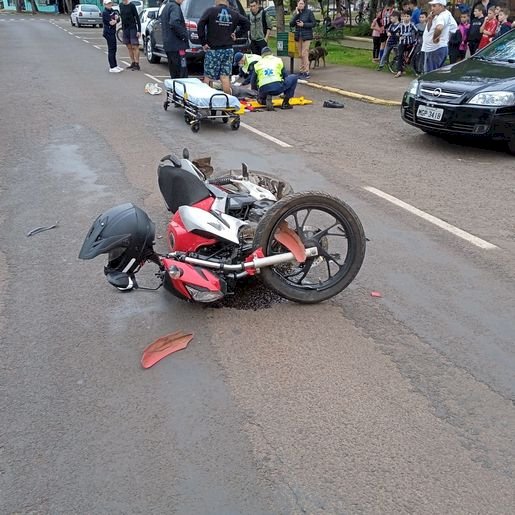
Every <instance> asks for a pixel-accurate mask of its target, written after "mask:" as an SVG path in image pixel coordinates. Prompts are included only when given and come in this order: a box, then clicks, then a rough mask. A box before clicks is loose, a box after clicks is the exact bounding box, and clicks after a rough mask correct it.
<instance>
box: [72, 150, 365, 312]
mask: <svg viewBox="0 0 515 515" xmlns="http://www.w3.org/2000/svg"><path fill="white" fill-rule="evenodd" d="M158 182H159V187H160V190H161V193H162V195H163V198H164V200H165V203H166V205H167V207H168V209H169V211H170V212H171V213H172V217H171V219H170V221H169V223H168V228H167V235H168V245H169V249H170V252H169V253H167V254H159V253H157V252H156V251H155V250H154V238H155V226H154V223H153V222H152V221H151V220H150V218H149V217H148V215H147V214H146V213H145V212H144V211H143V210H142V209H140V208H138V207H137V206H135V205H134V204H131V203H127V204H122V205H119V206H116V207H113V208H111V209H109V210H108V211H106V212H105V213H103V214H101V215H100V216H99V217H98V218H97V219H96V220H95V222H94V223H93V226H92V227H91V229H90V230H89V232H88V234H87V236H86V239H85V241H84V243H83V245H82V249H81V251H80V253H79V258H80V259H92V258H94V257H96V256H98V255H100V254H107V255H108V262H107V266H106V267H105V268H104V273H105V275H106V278H107V280H108V281H109V283H110V284H112V285H113V286H115V287H116V288H118V289H119V290H125V291H127V290H132V289H135V288H138V284H137V282H136V278H135V275H136V274H137V272H138V271H139V270H140V269H141V267H142V266H143V265H144V264H145V263H147V262H152V263H154V264H156V265H157V266H158V267H159V271H158V273H157V275H158V277H159V278H160V281H161V282H160V285H159V286H161V285H164V287H165V288H166V289H167V290H169V291H170V292H171V293H173V294H174V295H176V296H178V297H180V298H181V299H185V300H189V301H193V302H204V303H210V302H215V301H218V300H220V299H221V298H223V297H224V296H226V295H231V294H234V290H235V285H236V283H237V282H238V281H241V280H243V279H244V278H246V277H249V276H254V275H256V274H259V277H260V278H261V280H262V282H263V283H264V284H265V285H266V286H267V287H268V288H271V289H272V290H274V291H275V292H277V293H278V294H279V295H280V296H281V297H284V298H286V299H289V300H292V301H295V302H300V303H306V304H309V303H316V302H321V301H324V300H327V299H329V298H331V297H333V296H334V295H336V294H338V293H339V292H341V291H342V290H343V289H344V288H345V287H347V286H348V285H349V284H350V283H351V281H352V280H353V279H354V277H356V274H357V273H358V271H359V269H360V267H361V264H362V263H363V259H364V256H365V245H366V238H365V235H364V232H363V227H362V225H361V222H360V220H359V219H358V217H357V215H356V214H355V213H354V211H353V210H352V209H351V208H350V207H349V206H348V205H347V204H345V203H344V202H343V201H341V200H339V199H337V198H335V197H333V196H330V195H327V194H325V193H319V192H303V193H291V191H292V190H291V187H290V186H289V185H288V184H287V183H285V182H284V181H281V180H278V179H277V178H274V177H272V176H269V175H266V174H260V173H253V172H249V171H248V169H247V167H246V166H245V165H243V168H242V172H241V174H240V175H233V174H231V175H225V176H222V177H215V178H207V177H206V174H205V173H203V172H202V171H201V169H200V168H199V167H197V166H195V164H194V163H193V162H191V161H190V160H189V156H188V152H187V151H186V150H185V151H184V152H183V157H182V159H180V158H178V157H177V156H174V155H170V156H166V157H165V158H163V159H162V160H161V162H160V163H159V167H158Z"/></svg>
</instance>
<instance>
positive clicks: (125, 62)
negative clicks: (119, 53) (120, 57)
mask: <svg viewBox="0 0 515 515" xmlns="http://www.w3.org/2000/svg"><path fill="white" fill-rule="evenodd" d="M122 63H123V64H124V65H125V66H130V64H131V63H128V62H127V61H122Z"/></svg>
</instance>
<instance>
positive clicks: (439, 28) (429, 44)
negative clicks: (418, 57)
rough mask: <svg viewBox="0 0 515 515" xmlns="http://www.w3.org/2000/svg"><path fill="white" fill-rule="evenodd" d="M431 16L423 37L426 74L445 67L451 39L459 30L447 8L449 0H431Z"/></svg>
mask: <svg viewBox="0 0 515 515" xmlns="http://www.w3.org/2000/svg"><path fill="white" fill-rule="evenodd" d="M429 5H430V6H431V14H430V15H429V16H428V18H427V25H426V28H425V30H424V34H423V36H422V52H424V73H427V72H431V71H433V70H436V69H437V68H440V67H441V66H443V65H444V63H445V60H446V59H447V53H448V51H449V50H448V44H449V37H450V35H451V34H453V33H454V32H456V31H457V30H458V25H457V23H456V20H455V19H454V18H453V16H452V14H451V13H450V12H449V11H448V10H447V9H446V8H445V6H446V5H447V0H431V2H429Z"/></svg>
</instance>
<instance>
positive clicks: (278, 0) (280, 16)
mask: <svg viewBox="0 0 515 515" xmlns="http://www.w3.org/2000/svg"><path fill="white" fill-rule="evenodd" d="M274 5H275V15H276V16H277V32H284V0H274Z"/></svg>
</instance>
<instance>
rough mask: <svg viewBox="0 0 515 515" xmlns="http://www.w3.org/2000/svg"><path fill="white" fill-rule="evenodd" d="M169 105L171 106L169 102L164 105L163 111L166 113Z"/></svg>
mask: <svg viewBox="0 0 515 515" xmlns="http://www.w3.org/2000/svg"><path fill="white" fill-rule="evenodd" d="M168 105H169V104H168V101H166V102H165V103H164V104H163V109H164V110H165V111H168Z"/></svg>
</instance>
